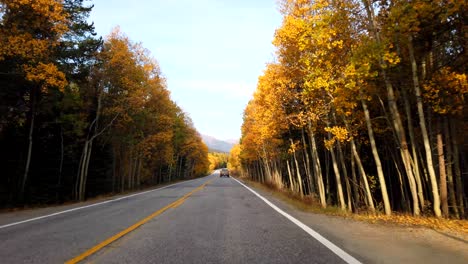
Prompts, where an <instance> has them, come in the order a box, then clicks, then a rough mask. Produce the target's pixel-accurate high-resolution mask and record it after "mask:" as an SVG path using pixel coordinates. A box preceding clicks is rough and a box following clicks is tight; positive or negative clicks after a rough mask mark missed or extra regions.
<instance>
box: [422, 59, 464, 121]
mask: <svg viewBox="0 0 468 264" xmlns="http://www.w3.org/2000/svg"><path fill="white" fill-rule="evenodd" d="M423 89H424V94H423V96H424V99H425V100H426V102H428V103H429V104H430V105H431V107H432V109H433V110H434V112H436V113H438V114H453V115H455V114H460V113H462V110H463V108H464V106H465V95H466V94H468V82H467V78H466V74H465V73H457V72H454V71H452V69H450V68H449V67H444V68H442V69H440V70H439V71H438V72H437V73H436V74H434V75H433V77H432V79H431V80H429V81H428V82H426V83H425V84H423Z"/></svg>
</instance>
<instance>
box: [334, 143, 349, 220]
mask: <svg viewBox="0 0 468 264" xmlns="http://www.w3.org/2000/svg"><path fill="white" fill-rule="evenodd" d="M336 145H337V148H338V158H339V159H340V165H341V169H342V171H343V177H344V180H345V185H346V198H347V201H348V211H349V212H352V210H353V207H352V198H351V186H350V185H349V178H348V170H347V169H346V164H345V160H344V155H343V150H342V149H341V143H340V142H339V141H337V143H336Z"/></svg>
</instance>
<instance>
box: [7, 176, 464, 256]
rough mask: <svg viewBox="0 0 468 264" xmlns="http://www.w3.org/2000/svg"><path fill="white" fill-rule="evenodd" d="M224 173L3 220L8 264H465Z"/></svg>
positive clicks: (410, 235)
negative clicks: (295, 205) (299, 204)
mask: <svg viewBox="0 0 468 264" xmlns="http://www.w3.org/2000/svg"><path fill="white" fill-rule="evenodd" d="M218 175H219V174H218V172H216V173H214V174H212V175H210V176H207V177H203V178H199V179H194V180H190V181H185V182H180V183H176V184H173V185H168V186H166V187H162V188H159V189H154V190H148V191H145V192H140V193H135V194H131V195H127V196H124V195H121V196H116V197H112V198H110V200H104V201H101V202H95V201H94V202H88V203H86V204H84V205H83V204H75V205H68V206H62V207H50V208H44V209H37V210H29V211H20V212H14V213H3V214H0V263H7V264H10V263H255V264H256V263H360V262H362V263H424V264H429V263H467V260H468V254H467V252H468V250H466V249H467V248H468V246H467V245H468V242H466V241H465V240H454V239H452V238H449V237H447V236H445V235H443V234H440V233H439V232H437V231H434V230H427V229H415V228H408V227H395V226H382V225H369V224H366V223H362V222H358V221H352V220H349V219H344V218H339V217H330V216H325V215H320V214H312V213H307V212H301V211H298V210H296V209H294V208H293V207H292V206H291V205H288V204H287V203H284V202H283V201H281V200H278V199H277V198H275V197H274V196H272V195H270V194H269V193H266V192H264V191H261V190H257V189H256V190H254V189H251V188H249V187H248V186H245V185H244V184H243V183H242V182H239V181H238V180H237V179H233V178H219V176H218Z"/></svg>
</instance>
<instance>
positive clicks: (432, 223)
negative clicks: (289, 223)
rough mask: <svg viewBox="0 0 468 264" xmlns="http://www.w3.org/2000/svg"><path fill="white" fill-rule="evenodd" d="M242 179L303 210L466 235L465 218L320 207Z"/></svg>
mask: <svg viewBox="0 0 468 264" xmlns="http://www.w3.org/2000/svg"><path fill="white" fill-rule="evenodd" d="M242 180H243V181H245V182H247V183H248V184H249V185H250V186H252V187H254V188H257V189H260V190H263V191H266V192H268V193H270V194H271V195H273V196H275V197H277V198H279V199H281V200H282V201H285V202H287V203H288V204H290V205H292V206H294V207H295V208H297V209H298V210H301V211H305V212H313V213H321V214H327V215H333V216H341V217H345V218H350V219H354V220H358V221H364V222H368V223H372V224H391V225H398V226H411V227H426V228H430V229H435V230H438V231H449V232H450V233H452V234H457V233H458V234H460V235H462V236H465V237H466V236H468V221H467V220H455V219H445V218H435V217H422V216H419V217H415V216H412V215H408V214H398V213H393V215H391V216H387V215H384V214H381V213H376V214H372V213H368V212H367V213H366V212H364V213H359V214H356V213H349V212H347V211H342V210H341V209H340V208H338V207H336V206H328V207H327V208H322V207H321V206H320V204H319V202H318V201H317V200H316V199H314V198H313V197H311V196H304V197H301V196H300V195H298V194H297V193H292V192H290V191H287V190H278V189H277V188H275V187H274V186H272V185H268V184H261V183H258V182H253V181H250V180H249V179H246V178H242Z"/></svg>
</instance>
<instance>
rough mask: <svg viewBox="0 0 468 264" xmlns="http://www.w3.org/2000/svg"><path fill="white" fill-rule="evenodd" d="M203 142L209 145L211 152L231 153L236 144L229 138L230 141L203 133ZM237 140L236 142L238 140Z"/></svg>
mask: <svg viewBox="0 0 468 264" xmlns="http://www.w3.org/2000/svg"><path fill="white" fill-rule="evenodd" d="M201 136H202V139H203V142H205V144H206V145H207V146H208V149H209V151H210V152H226V153H229V152H230V151H231V149H232V147H233V146H234V143H233V141H231V140H229V141H230V142H227V141H223V140H220V139H217V138H214V137H212V136H208V135H203V134H202V135H201ZM237 141H238V140H236V141H235V142H237Z"/></svg>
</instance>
